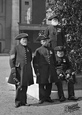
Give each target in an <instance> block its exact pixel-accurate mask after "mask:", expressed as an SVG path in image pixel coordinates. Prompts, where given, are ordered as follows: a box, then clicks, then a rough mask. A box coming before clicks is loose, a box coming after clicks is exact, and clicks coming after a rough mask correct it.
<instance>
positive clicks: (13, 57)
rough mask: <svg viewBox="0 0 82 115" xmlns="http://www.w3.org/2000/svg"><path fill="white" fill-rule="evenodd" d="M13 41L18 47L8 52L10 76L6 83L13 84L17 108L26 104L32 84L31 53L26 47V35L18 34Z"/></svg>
mask: <svg viewBox="0 0 82 115" xmlns="http://www.w3.org/2000/svg"><path fill="white" fill-rule="evenodd" d="M15 39H16V40H19V45H17V46H15V47H14V48H13V49H11V51H10V67H11V74H10V77H9V80H8V83H15V86H16V97H15V107H19V106H22V105H26V104H27V95H26V92H27V88H28V86H29V85H32V84H33V83H34V82H33V72H32V67H31V61H32V52H31V49H30V48H29V47H28V34H26V33H20V34H19V35H18V36H16V38H15Z"/></svg>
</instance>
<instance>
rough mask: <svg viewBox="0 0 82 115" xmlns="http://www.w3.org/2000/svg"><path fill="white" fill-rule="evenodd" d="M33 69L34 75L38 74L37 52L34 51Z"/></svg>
mask: <svg viewBox="0 0 82 115" xmlns="http://www.w3.org/2000/svg"><path fill="white" fill-rule="evenodd" d="M33 67H34V71H35V74H38V73H39V52H38V51H36V52H35V54H34V57H33Z"/></svg>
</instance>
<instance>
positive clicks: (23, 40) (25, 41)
mask: <svg viewBox="0 0 82 115" xmlns="http://www.w3.org/2000/svg"><path fill="white" fill-rule="evenodd" d="M27 42H28V41H27V38H21V40H20V43H21V44H22V45H23V46H26V45H27Z"/></svg>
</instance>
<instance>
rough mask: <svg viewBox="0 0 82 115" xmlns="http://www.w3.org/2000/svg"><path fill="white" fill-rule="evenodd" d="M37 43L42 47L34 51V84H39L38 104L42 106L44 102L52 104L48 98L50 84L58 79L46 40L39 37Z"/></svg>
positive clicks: (51, 51)
mask: <svg viewBox="0 0 82 115" xmlns="http://www.w3.org/2000/svg"><path fill="white" fill-rule="evenodd" d="M37 41H40V43H41V45H42V46H41V47H39V48H37V49H36V51H35V55H34V58H33V66H34V70H35V74H36V76H37V80H36V82H37V83H38V84H39V104H42V103H44V102H45V101H47V102H53V100H52V99H51V98H50V94H51V89H52V83H54V82H57V80H58V78H57V74H56V70H55V66H56V65H55V63H56V59H55V55H54V50H53V49H52V48H51V47H50V43H49V42H48V38H45V36H44V35H40V36H39V37H38V39H37Z"/></svg>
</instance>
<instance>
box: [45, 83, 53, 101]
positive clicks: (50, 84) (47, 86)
mask: <svg viewBox="0 0 82 115" xmlns="http://www.w3.org/2000/svg"><path fill="white" fill-rule="evenodd" d="M51 90H52V83H49V84H46V92H45V94H46V99H47V98H50V95H51Z"/></svg>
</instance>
